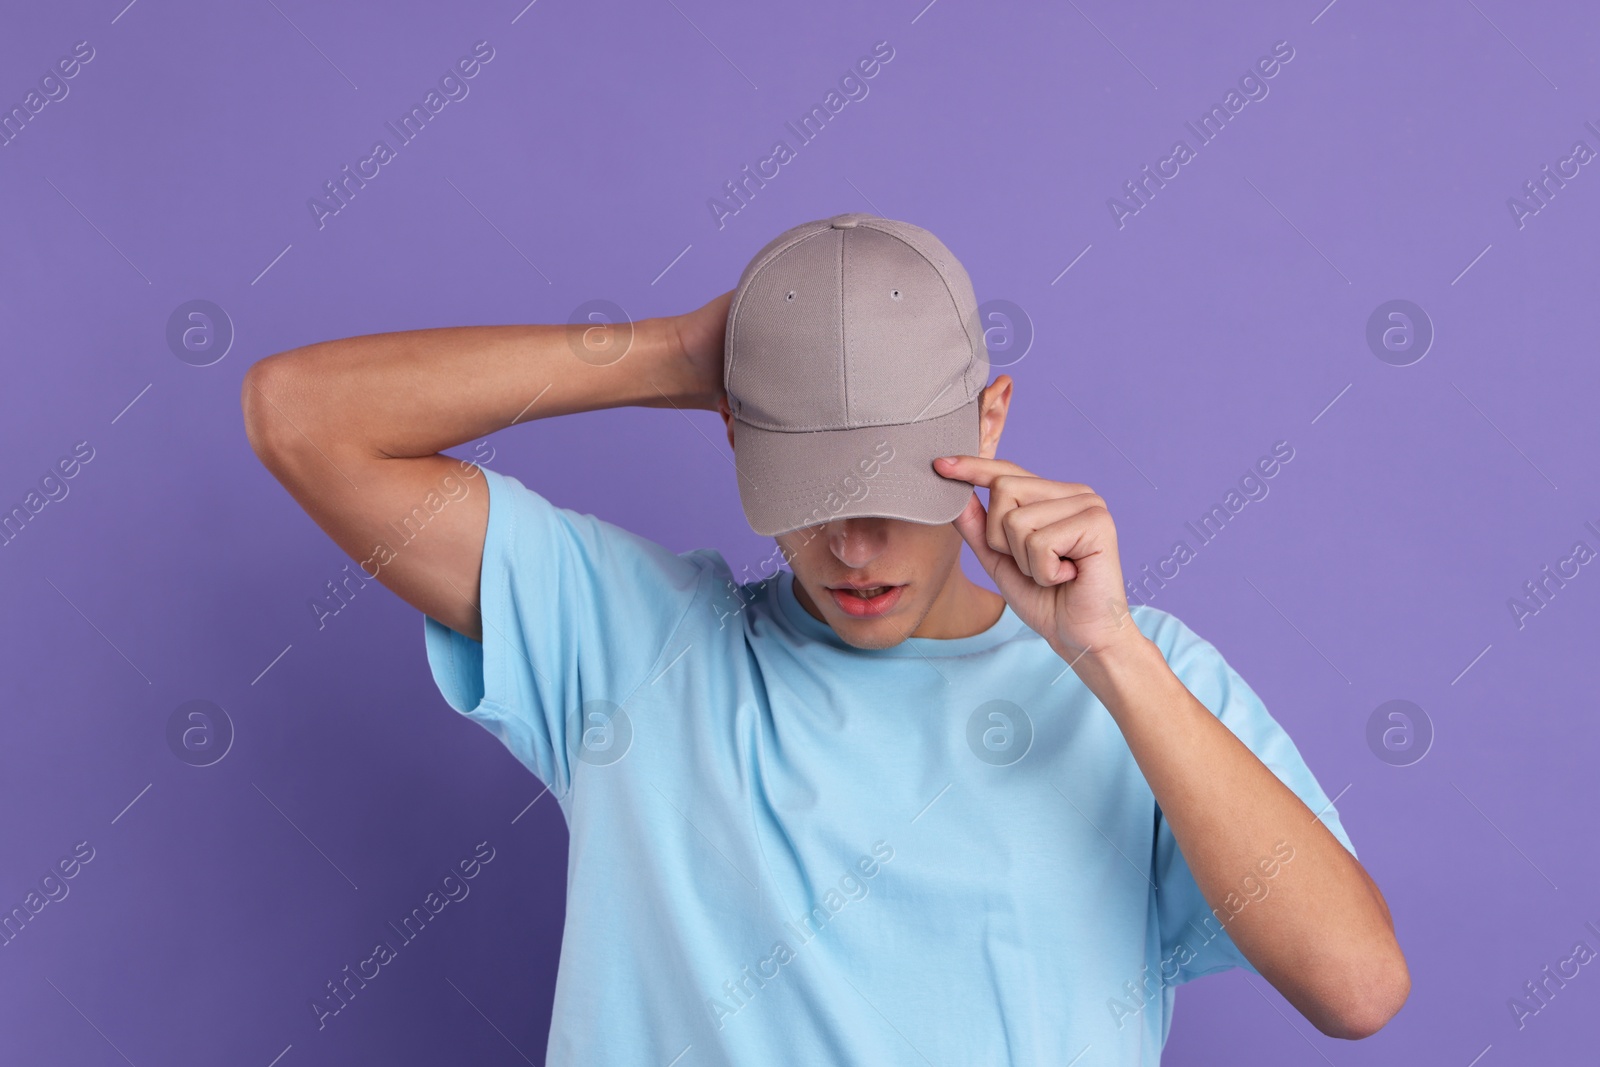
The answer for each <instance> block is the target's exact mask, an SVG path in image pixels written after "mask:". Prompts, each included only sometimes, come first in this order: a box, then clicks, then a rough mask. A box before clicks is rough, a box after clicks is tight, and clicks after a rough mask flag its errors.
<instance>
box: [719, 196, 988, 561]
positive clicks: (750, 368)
mask: <svg viewBox="0 0 1600 1067" xmlns="http://www.w3.org/2000/svg"><path fill="white" fill-rule="evenodd" d="M988 378H989V354H988V350H987V349H986V348H985V347H984V339H983V330H982V328H981V324H980V323H979V320H978V303H977V299H976V298H975V296H974V295H973V290H972V282H971V280H970V279H969V278H968V277H967V272H966V270H965V268H963V267H962V266H961V264H960V262H959V261H957V259H956V257H955V256H954V255H952V254H951V253H950V250H949V249H948V248H946V247H945V246H944V244H943V243H942V242H941V241H940V240H939V239H938V238H937V237H935V236H934V235H933V234H931V233H929V232H928V231H927V230H925V229H923V228H921V227H920V226H913V225H912V224H910V223H908V222H898V221H895V220H894V219H885V218H880V217H878V216H876V215H869V214H864V213H860V212H854V213H850V214H845V215H835V216H833V217H832V218H826V219H818V220H815V221H813V222H807V223H803V224H801V225H799V226H795V227H792V228H791V229H788V230H785V231H784V232H783V233H780V234H779V235H778V236H777V237H775V238H773V239H772V240H771V241H769V242H768V243H767V244H766V246H765V247H763V248H762V249H761V251H759V252H757V253H756V255H755V258H754V259H752V260H751V261H750V263H749V264H748V265H747V266H746V267H745V269H744V273H743V274H742V275H740V278H739V286H738V289H737V290H736V291H735V292H734V296H733V302H732V303H731V304H730V305H729V308H728V324H727V336H726V349H725V351H724V358H723V386H724V387H725V389H726V391H727V394H728V405H729V407H730V408H731V409H732V412H733V418H734V422H735V423H736V425H735V428H734V442H735V447H734V464H735V466H736V467H737V469H738V475H739V498H740V500H741V502H742V503H743V505H744V514H745V518H746V519H747V520H749V523H750V527H751V529H753V530H755V532H756V533H758V534H762V535H764V536H772V535H776V534H780V533H787V532H789V531H791V530H796V529H799V528H801V527H804V526H814V525H817V524H820V523H824V522H829V521H832V520H834V519H843V518H858V517H865V516H881V517H884V518H892V519H907V520H910V521H912V522H922V523H945V522H950V521H952V520H953V519H955V517H956V516H957V515H960V514H961V512H962V510H963V509H964V508H965V507H966V505H967V500H968V499H969V498H970V497H971V496H972V486H971V485H970V484H969V483H967V482H960V481H953V480H951V479H948V478H944V477H941V476H940V475H939V474H938V473H937V472H936V471H935V470H934V469H933V465H932V464H933V460H934V458H935V457H937V456H949V455H960V454H966V455H971V454H975V453H976V452H977V451H978V394H979V392H980V391H981V390H982V389H983V387H984V385H985V384H987V382H988Z"/></svg>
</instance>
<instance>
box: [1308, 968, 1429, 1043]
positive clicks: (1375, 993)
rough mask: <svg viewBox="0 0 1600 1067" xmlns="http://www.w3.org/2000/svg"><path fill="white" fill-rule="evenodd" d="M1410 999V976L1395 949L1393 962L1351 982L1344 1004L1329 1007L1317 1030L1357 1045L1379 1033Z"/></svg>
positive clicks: (1318, 1023)
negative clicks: (1408, 998) (1357, 980)
mask: <svg viewBox="0 0 1600 1067" xmlns="http://www.w3.org/2000/svg"><path fill="white" fill-rule="evenodd" d="M1410 995H1411V972H1410V970H1409V969H1408V968H1407V967H1406V961H1405V957H1404V956H1402V955H1401V954H1400V950H1399V948H1398V947H1396V948H1395V950H1394V955H1393V958H1392V959H1391V960H1389V961H1387V962H1386V963H1385V964H1384V965H1383V966H1382V968H1381V969H1379V970H1377V971H1376V973H1374V972H1372V971H1369V972H1368V973H1367V974H1365V975H1364V976H1363V978H1362V980H1361V981H1359V982H1353V983H1351V984H1350V986H1349V987H1348V993H1347V995H1346V999H1345V1000H1344V1002H1343V1003H1341V1004H1339V1005H1338V1006H1337V1007H1332V1008H1330V1010H1329V1011H1328V1012H1327V1017H1326V1018H1325V1019H1323V1020H1321V1021H1318V1022H1317V1024H1316V1025H1317V1029H1318V1030H1321V1031H1322V1032H1323V1033H1324V1034H1327V1035H1328V1036H1329V1037H1337V1038H1342V1039H1344V1040H1346V1041H1359V1040H1361V1039H1362V1038H1365V1037H1371V1036H1372V1035H1373V1034H1375V1033H1377V1032H1378V1031H1379V1030H1382V1029H1383V1028H1384V1027H1385V1026H1387V1025H1388V1023H1389V1020H1390V1019H1393V1018H1394V1017H1395V1016H1396V1015H1397V1014H1399V1012H1400V1009H1401V1007H1403V1006H1404V1005H1405V1002H1406V998H1407V997H1409V996H1410Z"/></svg>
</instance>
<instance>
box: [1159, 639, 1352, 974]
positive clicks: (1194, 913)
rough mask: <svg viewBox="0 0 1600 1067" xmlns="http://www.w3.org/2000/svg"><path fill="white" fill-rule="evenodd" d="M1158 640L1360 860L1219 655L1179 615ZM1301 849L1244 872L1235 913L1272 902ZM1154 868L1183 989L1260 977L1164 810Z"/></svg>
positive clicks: (1168, 953)
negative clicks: (1239, 974) (1275, 879)
mask: <svg viewBox="0 0 1600 1067" xmlns="http://www.w3.org/2000/svg"><path fill="white" fill-rule="evenodd" d="M1144 610H1146V611H1150V610H1151V609H1149V608H1146V609H1144ZM1160 614H1162V615H1165V613H1160ZM1152 636H1153V638H1154V639H1155V640H1156V643H1157V645H1158V646H1160V647H1161V649H1162V651H1163V653H1164V654H1165V656H1166V659H1167V663H1168V665H1169V666H1170V667H1171V668H1172V671H1173V673H1174V674H1176V675H1177V676H1178V678H1179V679H1180V680H1181V681H1182V682H1183V684H1184V685H1185V686H1186V687H1187V688H1188V690H1189V691H1190V692H1191V693H1193V694H1194V695H1195V697H1196V698H1197V699H1198V700H1199V701H1200V703H1202V704H1204V705H1205V706H1206V707H1207V708H1208V709H1210V711H1211V713H1212V714H1214V715H1216V716H1217V717H1218V718H1219V719H1221V720H1222V721H1223V723H1224V724H1225V725H1226V726H1227V727H1228V729H1230V730H1232V731H1233V733H1234V736H1236V737H1238V738H1239V740H1240V741H1243V742H1244V744H1245V747H1246V748H1248V749H1250V751H1251V752H1253V753H1255V755H1256V758H1258V759H1260V760H1261V762H1262V763H1264V764H1266V765H1267V768H1268V769H1269V770H1271V771H1272V773H1273V774H1275V775H1276V776H1277V777H1278V780H1279V781H1281V782H1283V784H1284V785H1287V786H1288V787H1289V788H1290V789H1291V790H1293V791H1294V794H1295V795H1296V796H1298V797H1299V798H1300V799H1301V800H1302V801H1304V802H1305V805H1306V807H1308V808H1310V809H1311V811H1312V813H1313V814H1318V813H1320V815H1321V817H1322V822H1323V824H1324V825H1325V826H1327V828H1328V829H1329V830H1330V831H1331V832H1332V833H1333V836H1334V837H1335V838H1337V839H1338V841H1339V843H1340V844H1342V845H1343V846H1344V847H1345V848H1346V849H1347V850H1349V852H1350V854H1351V855H1352V856H1353V855H1355V847H1354V846H1353V845H1352V844H1351V843H1350V837H1349V835H1348V834H1346V833H1345V830H1344V826H1343V825H1342V824H1341V823H1340V821H1339V812H1338V811H1337V810H1336V809H1335V808H1334V806H1333V804H1332V802H1331V801H1330V800H1329V799H1328V796H1327V794H1326V793H1324V792H1323V790H1322V786H1321V785H1320V784H1318V782H1317V779H1316V777H1315V776H1314V775H1313V774H1312V773H1311V769H1310V768H1309V767H1307V766H1306V763H1305V760H1304V759H1302V758H1301V756H1300V751H1299V750H1298V749H1297V748H1296V747H1295V744H1294V742H1293V741H1292V740H1291V739H1290V738H1289V735H1288V733H1287V732H1285V730H1284V729H1283V727H1281V726H1279V725H1278V723H1277V721H1276V720H1275V719H1273V717H1272V716H1271V714H1269V713H1268V711H1267V709H1266V706H1265V705H1264V704H1263V703H1262V701H1261V698H1260V697H1259V696H1257V695H1256V693H1255V691H1254V690H1253V689H1251V688H1250V686H1249V685H1248V684H1246V682H1245V680H1244V679H1243V678H1241V677H1240V676H1239V673H1238V672H1237V671H1235V670H1234V669H1233V668H1232V667H1231V666H1229V664H1228V662H1227V661H1226V660H1225V659H1223V657H1222V654H1221V653H1220V652H1218V651H1217V649H1216V647H1215V646H1213V645H1212V644H1211V643H1210V642H1208V641H1206V640H1204V639H1202V638H1201V637H1199V636H1198V635H1197V634H1195V632H1194V631H1193V630H1191V629H1189V628H1188V627H1187V626H1186V625H1184V624H1183V623H1182V622H1180V621H1179V620H1178V619H1177V618H1176V617H1174V616H1171V615H1165V617H1164V618H1162V619H1161V620H1160V621H1159V622H1158V623H1157V624H1156V626H1155V627H1154V633H1153V634H1152ZM1293 848H1294V842H1292V841H1286V842H1283V843H1282V844H1281V845H1279V846H1278V848H1277V849H1276V851H1275V852H1274V854H1272V855H1264V856H1262V857H1260V860H1261V861H1262V862H1264V863H1265V864H1266V866H1265V867H1264V868H1263V867H1257V868H1256V869H1255V870H1253V871H1240V872H1239V885H1238V886H1237V887H1236V889H1235V893H1236V897H1235V906H1237V905H1238V904H1239V903H1240V902H1242V904H1243V907H1245V908H1248V907H1252V906H1254V902H1256V901H1262V900H1266V899H1268V898H1269V897H1270V896H1271V892H1272V878H1271V877H1268V876H1267V875H1266V874H1264V871H1271V872H1272V873H1273V874H1276V873H1277V872H1278V870H1280V869H1281V868H1282V866H1283V865H1285V864H1289V863H1293V862H1294V859H1293V855H1294V854H1293ZM1154 866H1155V871H1156V879H1155V880H1156V884H1157V887H1158V890H1157V893H1156V912H1157V917H1158V924H1159V927H1160V931H1161V951H1162V959H1163V960H1164V961H1170V964H1171V969H1172V970H1176V972H1177V977H1176V980H1175V981H1176V982H1180V983H1181V982H1186V981H1189V980H1190V979H1193V978H1199V977H1201V976H1203V975H1207V974H1214V973H1216V972H1218V971H1224V970H1227V969H1228V968H1230V967H1243V968H1245V969H1246V970H1248V971H1250V972H1251V973H1253V974H1259V973H1260V972H1259V971H1257V970H1256V968H1255V967H1254V966H1253V965H1252V964H1251V963H1250V961H1249V960H1248V959H1246V958H1245V956H1244V954H1243V953H1242V952H1240V951H1239V949H1238V947H1237V946H1236V945H1234V943H1233V938H1232V937H1230V936H1229V935H1228V932H1227V929H1226V922H1227V921H1228V919H1229V909H1228V908H1227V907H1223V908H1221V909H1219V912H1218V913H1213V911H1212V907H1211V905H1210V904H1208V903H1207V902H1206V899H1205V896H1204V894H1202V893H1201V892H1200V886H1199V885H1198V883H1196V882H1195V879H1194V874H1193V872H1192V871H1190V869H1189V864H1188V861H1186V860H1185V859H1184V857H1183V853H1182V852H1181V851H1180V850H1179V848H1178V842H1177V839H1176V838H1174V837H1173V835H1172V828H1171V827H1170V826H1169V825H1168V823H1167V820H1166V818H1165V816H1164V815H1163V814H1162V812H1161V809H1160V807H1159V806H1158V807H1157V808H1156V832H1155V857H1154ZM1246 879H1251V880H1250V881H1247V880H1246ZM1224 903H1226V902H1224ZM1219 914H1220V918H1219ZM1168 973H1170V970H1169V972H1168ZM1170 981H1173V980H1172V979H1169V982H1170Z"/></svg>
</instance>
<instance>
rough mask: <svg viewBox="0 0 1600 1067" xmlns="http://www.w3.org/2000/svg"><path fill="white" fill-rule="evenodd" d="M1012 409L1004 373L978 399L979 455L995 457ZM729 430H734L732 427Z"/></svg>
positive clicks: (1007, 379)
mask: <svg viewBox="0 0 1600 1067" xmlns="http://www.w3.org/2000/svg"><path fill="white" fill-rule="evenodd" d="M1010 410H1011V375H1009V374H1002V375H1000V377H998V378H996V379H995V380H994V381H992V382H990V383H989V384H988V385H986V386H984V387H983V392H982V394H980V396H979V400H978V412H979V414H978V455H980V456H982V457H983V458H984V459H993V458H994V455H995V450H996V449H997V448H999V447H1000V431H1002V430H1004V429H1005V428H1006V412H1008V411H1010ZM729 432H730V433H731V432H732V429H731V427H730V429H729Z"/></svg>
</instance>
